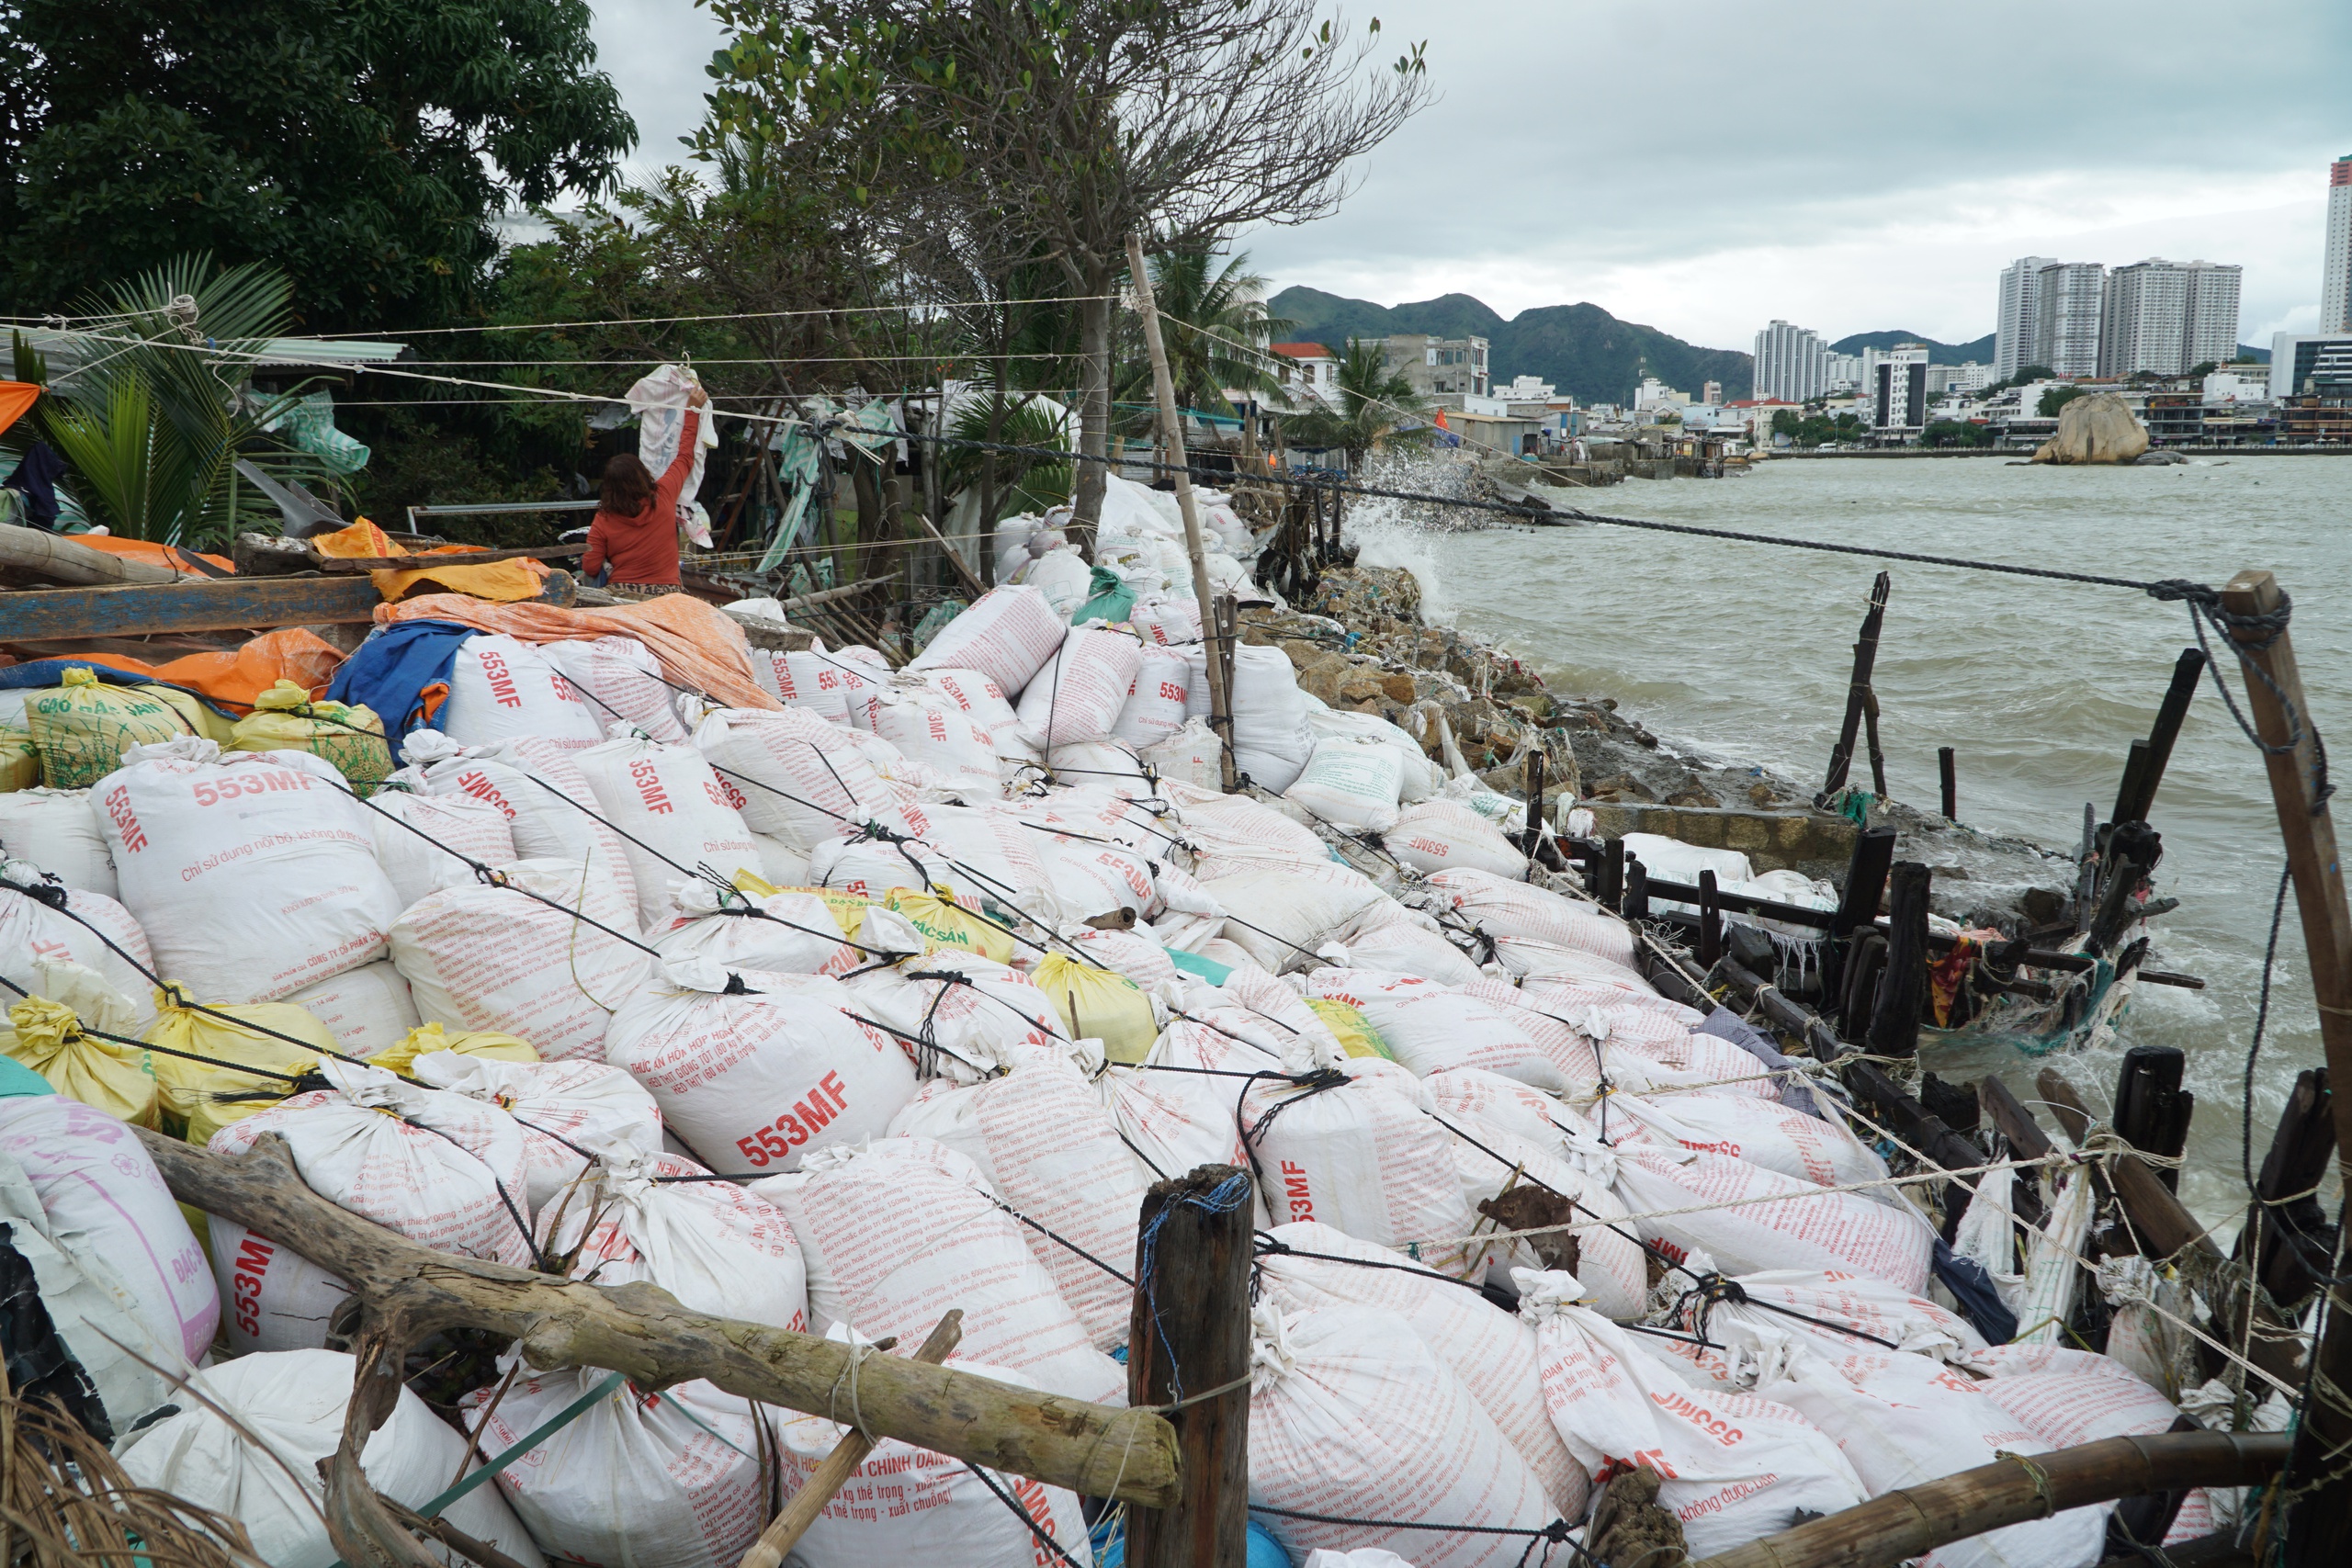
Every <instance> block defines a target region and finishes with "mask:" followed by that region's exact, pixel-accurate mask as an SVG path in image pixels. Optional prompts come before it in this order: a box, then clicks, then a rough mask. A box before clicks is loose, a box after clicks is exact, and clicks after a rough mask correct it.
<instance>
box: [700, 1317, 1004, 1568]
mask: <svg viewBox="0 0 2352 1568" xmlns="http://www.w3.org/2000/svg"><path fill="white" fill-rule="evenodd" d="M963 1337H964V1309H963V1308H962V1307H955V1308H952V1309H950V1310H949V1312H948V1314H947V1315H946V1316H944V1317H943V1318H941V1319H940V1320H939V1323H938V1325H936V1326H935V1327H933V1329H932V1331H931V1335H930V1337H928V1338H926V1339H925V1340H924V1341H923V1342H922V1348H921V1349H919V1350H917V1351H916V1352H915V1359H916V1360H918V1361H921V1362H922V1363H923V1364H924V1365H926V1366H932V1367H935V1366H937V1365H939V1364H940V1363H941V1362H942V1361H944V1360H945V1359H947V1358H948V1357H949V1356H950V1355H952V1354H953V1353H954V1352H955V1349H956V1342H957V1341H958V1340H960V1339H962V1338H963ZM873 1451H874V1439H873V1438H869V1437H867V1436H866V1435H865V1433H863V1432H861V1431H859V1430H858V1429H857V1428H856V1427H851V1428H850V1429H849V1430H848V1431H846V1432H844V1433H842V1440H841V1441H840V1442H838V1443H835V1444H834V1445H833V1451H832V1452H831V1453H829V1454H827V1455H826V1456H825V1458H824V1460H823V1461H822V1462H821V1463H820V1464H819V1465H818V1466H817V1470H816V1473H815V1474H813V1475H811V1476H809V1479H808V1480H807V1481H806V1482H804V1483H802V1484H801V1487H800V1490H799V1491H797V1492H795V1493H794V1494H793V1495H792V1500H791V1501H790V1502H788V1503H786V1504H785V1506H784V1511H783V1512H782V1513H780V1514H778V1515H776V1517H775V1518H774V1519H773V1520H771V1521H770V1522H769V1524H768V1528H767V1529H763V1530H762V1531H761V1532H760V1539H759V1540H756V1541H754V1542H752V1550H751V1551H747V1552H745V1553H743V1562H742V1568H778V1564H780V1563H782V1562H783V1561H784V1556H785V1553H786V1552H787V1551H791V1550H792V1549H793V1547H794V1545H795V1544H796V1543H797V1542H798V1541H799V1540H800V1538H801V1537H802V1536H804V1535H807V1534H808V1533H809V1526H810V1525H813V1524H815V1523H816V1522H817V1517H818V1516H819V1515H820V1514H822V1513H823V1512H824V1511H825V1509H826V1506H828V1505H830V1504H831V1502H832V1500H833V1497H834V1495H836V1494H837V1493H839V1492H840V1491H841V1489H842V1487H844V1486H846V1485H848V1484H849V1478H850V1477H851V1476H853V1475H855V1474H856V1473H857V1467H858V1466H859V1465H861V1464H864V1463H865V1456H866V1455H868V1454H870V1453H872V1452H873Z"/></svg>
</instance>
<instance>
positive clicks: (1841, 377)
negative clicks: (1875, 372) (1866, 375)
mask: <svg viewBox="0 0 2352 1568" xmlns="http://www.w3.org/2000/svg"><path fill="white" fill-rule="evenodd" d="M1821 363H1822V370H1821V389H1822V390H1823V391H1825V392H1840V391H1843V392H1850V391H1853V390H1854V389H1856V388H1858V387H1860V385H1861V384H1862V356H1861V355H1859V354H1838V353H1837V352H1835V351H1832V352H1831V354H1830V355H1829V356H1828V357H1827V358H1826V359H1825V360H1823V361H1822V362H1821Z"/></svg>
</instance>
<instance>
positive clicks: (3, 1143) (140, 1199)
mask: <svg viewBox="0 0 2352 1568" xmlns="http://www.w3.org/2000/svg"><path fill="white" fill-rule="evenodd" d="M0 1155H6V1156H8V1157H10V1158H12V1159H14V1160H15V1161H16V1162H17V1165H18V1166H19V1167H21V1168H22V1169H23V1171H24V1173H25V1176H26V1179H28V1180H29V1181H30V1182H31V1183H32V1187H33V1190H34V1191H35V1192H36V1193H37V1194H38V1195H39V1196H40V1207H41V1213H42V1214H43V1215H44V1216H46V1218H47V1219H48V1221H49V1225H50V1228H51V1230H52V1231H55V1232H75V1233H79V1234H80V1235H81V1236H82V1237H83V1238H84V1239H85V1242H86V1244H87V1245H88V1247H89V1248H90V1250H91V1251H92V1252H94V1253H96V1255H97V1256H98V1257H99V1258H103V1259H104V1260H105V1261H106V1263H107V1264H108V1265H110V1266H111V1267H112V1269H113V1271H114V1273H115V1275H116V1277H117V1279H119V1280H120V1282H121V1284H122V1287H123V1293H124V1299H123V1303H122V1304H123V1305H124V1306H125V1307H126V1308H127V1309H128V1310H129V1311H130V1314H131V1315H132V1316H133V1317H135V1318H136V1319H138V1321H139V1323H140V1324H141V1326H143V1327H144V1328H145V1329H146V1330H147V1332H148V1333H149V1334H150V1335H151V1336H153V1338H154V1340H155V1343H157V1344H158V1345H162V1346H166V1347H170V1348H175V1349H177V1350H179V1351H180V1352H181V1353H182V1354H184V1355H185V1356H186V1357H187V1359H188V1360H189V1361H190V1362H191V1363H192V1362H195V1361H198V1360H200V1359H203V1357H204V1355H205V1354H206V1352H207V1351H209V1350H210V1349H211V1348H212V1331H213V1329H214V1328H215V1327H216V1326H217V1325H219V1323H220V1292H218V1291H217V1290H216V1289H215V1288H214V1285H213V1281H212V1271H211V1270H210V1269H208V1268H207V1267H206V1266H205V1259H204V1249H203V1248H202V1247H198V1245H197V1240H196V1237H195V1236H194V1235H191V1234H190V1233H189V1231H188V1226H187V1217H186V1216H185V1215H183V1214H182V1213H181V1212H180V1207H179V1205H178V1204H177V1203H175V1202H174V1201H173V1200H172V1193H171V1189H170V1188H168V1187H166V1186H164V1178H163V1176H162V1174H161V1173H160V1172H158V1171H157V1170H156V1168H155V1162H154V1160H153V1157H151V1156H149V1155H148V1153H147V1149H146V1145H143V1144H141V1142H140V1141H139V1135H138V1134H136V1133H134V1132H133V1131H132V1130H131V1129H130V1126H129V1125H128V1124H127V1123H125V1122H120V1121H118V1120H117V1119H116V1118H114V1117H113V1116H110V1115H108V1114H107V1112H105V1111H99V1110H96V1109H95V1108H93V1107H91V1106H87V1105H84V1104H82V1103H81V1102H80V1101H79V1100H68V1099H67V1098H65V1096H63V1095H62V1094H27V1095H17V1096H14V1097H11V1098H9V1099H6V1100H0Z"/></svg>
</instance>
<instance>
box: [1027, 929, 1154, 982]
mask: <svg viewBox="0 0 2352 1568" xmlns="http://www.w3.org/2000/svg"><path fill="white" fill-rule="evenodd" d="M1064 943H1067V947H1066V948H1065V951H1067V952H1068V953H1070V955H1071V956H1072V957H1074V958H1075V959H1076V960H1077V961H1078V962H1079V964H1081V965H1082V966H1086V967H1090V968H1100V969H1108V970H1109V971H1111V973H1113V974H1114V975H1124V976H1126V977H1127V978H1128V979H1130V980H1133V981H1134V982H1135V983H1136V988H1137V989H1139V990H1142V991H1146V992H1150V991H1153V990H1155V988H1156V987H1159V986H1160V985H1162V984H1164V983H1167V982H1172V981H1173V980H1174V979H1175V978H1176V976H1177V975H1178V973H1179V971H1178V969H1177V967H1176V965H1175V964H1173V963H1172V962H1170V959H1169V956H1168V950H1167V949H1166V948H1164V947H1162V946H1160V945H1159V939H1158V938H1157V937H1156V936H1154V935H1153V934H1152V930H1151V928H1150V927H1149V926H1137V927H1136V928H1135V929H1134V930H1132V931H1117V930H1113V929H1104V930H1100V931H1097V930H1095V929H1093V928H1091V927H1086V926H1074V927H1072V928H1070V931H1069V935H1068V936H1066V937H1064V938H1063V939H1062V942H1057V943H1056V945H1057V946H1062V945H1063V944H1064Z"/></svg>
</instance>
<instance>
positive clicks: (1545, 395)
mask: <svg viewBox="0 0 2352 1568" xmlns="http://www.w3.org/2000/svg"><path fill="white" fill-rule="evenodd" d="M1490 395H1491V396H1493V397H1497V398H1500V399H1501V400H1503V401H1504V402H1507V403H1548V402H1550V401H1551V400H1553V399H1555V398H1556V397H1558V396H1559V395H1560V389H1559V388H1557V387H1555V386H1554V385H1553V384H1552V383H1551V382H1549V381H1546V380H1544V378H1542V377H1540V376H1514V377H1512V378H1511V383H1510V386H1508V387H1497V388H1496V389H1494V390H1493V392H1492V393H1491V394H1490Z"/></svg>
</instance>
